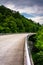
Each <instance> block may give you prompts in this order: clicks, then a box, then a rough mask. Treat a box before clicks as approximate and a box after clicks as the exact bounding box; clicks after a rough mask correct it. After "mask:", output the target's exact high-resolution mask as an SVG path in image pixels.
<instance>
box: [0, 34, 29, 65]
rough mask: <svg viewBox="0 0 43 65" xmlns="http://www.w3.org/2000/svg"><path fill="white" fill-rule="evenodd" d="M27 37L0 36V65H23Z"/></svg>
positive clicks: (18, 35) (16, 35)
mask: <svg viewBox="0 0 43 65" xmlns="http://www.w3.org/2000/svg"><path fill="white" fill-rule="evenodd" d="M27 35H28V34H12V35H3V36H0V65H23V63H24V62H23V61H24V43H25V37H26V36H27Z"/></svg>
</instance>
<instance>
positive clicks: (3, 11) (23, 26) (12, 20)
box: [0, 5, 41, 33]
mask: <svg viewBox="0 0 43 65" xmlns="http://www.w3.org/2000/svg"><path fill="white" fill-rule="evenodd" d="M40 26H41V25H40V24H39V23H35V22H34V21H32V20H31V19H27V18H25V17H24V16H23V15H21V14H20V13H19V12H18V11H13V10H10V9H9V8H6V7H5V6H3V5H2V6H0V33H24V32H37V31H38V29H39V27H40Z"/></svg>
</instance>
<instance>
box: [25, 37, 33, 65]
mask: <svg viewBox="0 0 43 65" xmlns="http://www.w3.org/2000/svg"><path fill="white" fill-rule="evenodd" d="M28 38H29V36H27V37H26V38H25V52H24V54H25V55H24V65H34V63H33V60H32V56H31V51H30V47H29V46H28V43H29V42H28Z"/></svg>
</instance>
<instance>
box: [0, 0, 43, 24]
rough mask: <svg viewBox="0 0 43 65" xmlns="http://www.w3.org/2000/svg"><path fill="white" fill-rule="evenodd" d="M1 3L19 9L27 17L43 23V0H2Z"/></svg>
mask: <svg viewBox="0 0 43 65" xmlns="http://www.w3.org/2000/svg"><path fill="white" fill-rule="evenodd" d="M0 5H4V6H6V7H8V8H10V9H12V10H15V11H19V12H20V13H21V14H22V15H24V16H25V17H26V18H28V19H32V20H33V21H35V22H36V23H38V22H39V23H40V24H43V0H0Z"/></svg>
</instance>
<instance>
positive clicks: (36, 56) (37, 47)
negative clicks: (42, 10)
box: [32, 26, 43, 65]
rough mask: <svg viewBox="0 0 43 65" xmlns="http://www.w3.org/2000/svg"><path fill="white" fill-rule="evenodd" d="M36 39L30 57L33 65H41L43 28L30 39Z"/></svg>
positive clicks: (42, 63)
mask: <svg viewBox="0 0 43 65" xmlns="http://www.w3.org/2000/svg"><path fill="white" fill-rule="evenodd" d="M34 38H36V39H35V40H36V41H35V42H34V44H33V49H32V56H33V60H34V63H35V65H43V26H42V27H41V28H40V29H39V31H38V33H37V34H36V36H35V37H33V38H32V39H33V40H34Z"/></svg>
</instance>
